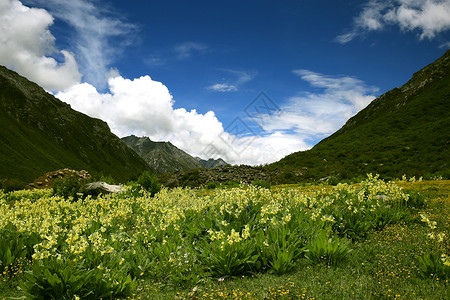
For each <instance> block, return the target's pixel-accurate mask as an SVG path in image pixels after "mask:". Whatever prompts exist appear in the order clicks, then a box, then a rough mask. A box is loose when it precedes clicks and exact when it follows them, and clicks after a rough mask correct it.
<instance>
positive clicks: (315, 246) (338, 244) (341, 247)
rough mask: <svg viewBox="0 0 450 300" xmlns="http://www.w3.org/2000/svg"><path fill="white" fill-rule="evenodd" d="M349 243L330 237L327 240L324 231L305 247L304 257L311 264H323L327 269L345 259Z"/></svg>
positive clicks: (348, 251) (348, 250) (345, 240)
mask: <svg viewBox="0 0 450 300" xmlns="http://www.w3.org/2000/svg"><path fill="white" fill-rule="evenodd" d="M350 251H352V250H351V248H350V242H349V241H348V240H347V239H346V238H339V237H337V236H332V237H331V238H328V236H327V234H326V232H325V231H324V230H322V231H320V232H319V234H318V235H317V236H316V237H315V238H313V239H312V240H311V242H310V243H309V244H308V245H307V246H306V254H305V257H306V258H307V259H308V260H310V261H311V262H313V263H316V264H318V263H325V264H327V265H328V266H329V267H330V266H333V267H334V266H337V265H338V264H339V263H341V262H343V261H344V260H345V259H347V255H348V254H349V253H350Z"/></svg>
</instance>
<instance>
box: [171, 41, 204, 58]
mask: <svg viewBox="0 0 450 300" xmlns="http://www.w3.org/2000/svg"><path fill="white" fill-rule="evenodd" d="M207 49H208V47H207V46H206V45H204V44H201V43H195V42H185V43H182V44H179V45H176V46H174V47H173V48H172V51H173V52H174V53H175V54H176V56H177V58H178V59H180V60H183V59H187V58H190V57H191V56H192V55H194V54H195V53H197V54H203V53H205V52H206V50H207Z"/></svg>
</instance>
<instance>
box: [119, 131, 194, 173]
mask: <svg viewBox="0 0 450 300" xmlns="http://www.w3.org/2000/svg"><path fill="white" fill-rule="evenodd" d="M122 141H124V142H125V144H127V145H128V146H129V147H130V148H131V149H133V150H134V151H136V153H137V154H139V156H141V157H142V158H143V159H144V160H145V161H146V162H147V163H148V164H149V165H150V166H151V167H152V168H154V169H155V170H156V171H158V172H159V173H168V172H175V171H180V170H189V169H199V168H203V165H202V164H201V163H200V162H199V161H198V160H197V159H195V158H194V157H192V156H190V155H189V154H187V153H186V152H184V151H183V150H180V149H178V148H177V147H175V146H174V145H172V143H170V142H153V141H152V140H150V139H149V138H148V137H137V136H134V135H131V136H127V137H124V138H122Z"/></svg>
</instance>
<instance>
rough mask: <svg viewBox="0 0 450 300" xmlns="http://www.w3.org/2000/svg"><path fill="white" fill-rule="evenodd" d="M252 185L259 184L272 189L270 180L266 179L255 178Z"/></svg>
mask: <svg viewBox="0 0 450 300" xmlns="http://www.w3.org/2000/svg"><path fill="white" fill-rule="evenodd" d="M252 185H254V186H259V187H262V188H265V189H270V184H269V183H268V182H266V181H264V180H254V181H253V182H252Z"/></svg>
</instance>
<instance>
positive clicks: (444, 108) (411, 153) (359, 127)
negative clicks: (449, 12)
mask: <svg viewBox="0 0 450 300" xmlns="http://www.w3.org/2000/svg"><path fill="white" fill-rule="evenodd" d="M449 128H450V50H449V51H447V52H446V53H445V55H444V56H442V57H441V58H439V59H438V60H436V61H435V62H434V63H432V64H430V65H428V66H427V67H425V68H423V69H422V70H420V71H419V72H417V73H415V74H414V76H413V77H412V78H411V80H409V81H408V82H407V83H406V84H405V85H403V86H402V87H400V88H395V89H393V90H391V91H389V92H387V93H385V94H383V95H381V96H380V97H378V98H377V99H375V100H374V101H373V102H372V103H370V104H369V105H368V106H367V107H366V108H365V109H363V110H362V111H360V112H359V113H358V114H357V115H355V116H354V117H353V118H351V119H350V120H349V121H348V122H347V123H346V124H345V125H344V126H343V127H342V128H341V129H340V130H338V131H337V132H335V133H334V134H333V135H331V136H330V137H328V138H325V139H324V140H322V141H321V142H320V143H318V144H317V145H316V146H315V147H313V148H312V149H311V150H308V151H302V152H296V153H293V154H291V155H288V156H286V157H285V158H283V159H282V160H280V161H279V162H276V163H274V164H271V165H270V166H269V167H268V170H275V169H277V170H282V171H283V174H281V175H280V176H278V177H276V178H275V179H274V181H278V182H289V181H292V182H295V181H297V180H301V179H317V178H321V177H326V176H336V177H338V178H351V177H355V176H358V175H364V174H366V173H370V172H376V173H378V174H380V175H381V176H383V177H391V178H395V177H397V178H398V177H400V176H401V175H402V174H403V173H406V174H408V175H410V176H421V175H429V174H436V175H439V176H442V175H444V176H445V177H449V175H450V172H449V170H450V152H449V146H450V144H449V143H450V130H449Z"/></svg>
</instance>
